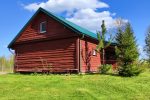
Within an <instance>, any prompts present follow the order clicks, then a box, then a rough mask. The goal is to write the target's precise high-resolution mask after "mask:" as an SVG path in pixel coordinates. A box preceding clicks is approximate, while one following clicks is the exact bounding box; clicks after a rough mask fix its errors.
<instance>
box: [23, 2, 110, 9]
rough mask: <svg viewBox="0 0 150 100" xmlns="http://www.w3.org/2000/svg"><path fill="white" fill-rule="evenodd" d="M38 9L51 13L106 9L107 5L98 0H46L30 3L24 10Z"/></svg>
mask: <svg viewBox="0 0 150 100" xmlns="http://www.w3.org/2000/svg"><path fill="white" fill-rule="evenodd" d="M39 7H42V8H45V9H47V10H50V11H53V12H63V11H74V10H80V9H85V8H91V9H96V8H108V7H109V5H108V4H106V3H104V2H101V1H99V0H48V1H47V2H41V3H31V4H29V5H26V6H25V7H24V8H25V9H27V10H30V11H35V10H37V9H38V8H39Z"/></svg>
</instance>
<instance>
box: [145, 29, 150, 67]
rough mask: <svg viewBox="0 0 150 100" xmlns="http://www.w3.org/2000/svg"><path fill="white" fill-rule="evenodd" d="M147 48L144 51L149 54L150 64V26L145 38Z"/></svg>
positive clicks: (149, 60)
mask: <svg viewBox="0 0 150 100" xmlns="http://www.w3.org/2000/svg"><path fill="white" fill-rule="evenodd" d="M145 44H146V45H145V48H144V51H146V55H147V61H148V63H149V64H150V28H149V29H148V31H147V34H146V38H145Z"/></svg>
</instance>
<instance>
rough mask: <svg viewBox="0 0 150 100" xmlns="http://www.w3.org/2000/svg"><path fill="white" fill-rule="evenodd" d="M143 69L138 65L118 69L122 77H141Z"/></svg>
mask: <svg viewBox="0 0 150 100" xmlns="http://www.w3.org/2000/svg"><path fill="white" fill-rule="evenodd" d="M142 71H143V69H142V68H141V67H140V66H139V65H136V64H130V65H123V66H121V67H119V68H118V73H119V75H120V76H124V77H131V76H137V75H139V74H140V73H141V72H142Z"/></svg>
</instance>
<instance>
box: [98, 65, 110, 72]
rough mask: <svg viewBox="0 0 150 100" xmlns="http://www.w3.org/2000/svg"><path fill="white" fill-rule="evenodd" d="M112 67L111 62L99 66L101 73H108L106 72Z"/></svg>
mask: <svg viewBox="0 0 150 100" xmlns="http://www.w3.org/2000/svg"><path fill="white" fill-rule="evenodd" d="M111 67H112V65H109V64H104V65H101V66H100V67H99V72H100V73H101V74H106V73H107V72H108V71H109V70H110V68H111Z"/></svg>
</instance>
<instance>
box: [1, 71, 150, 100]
mask: <svg viewBox="0 0 150 100" xmlns="http://www.w3.org/2000/svg"><path fill="white" fill-rule="evenodd" d="M9 99H11V100H150V72H145V73H142V74H141V75H139V76H138V77H132V78H123V77H119V76H112V75H99V74H97V75H17V74H6V75H0V100H9Z"/></svg>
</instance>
